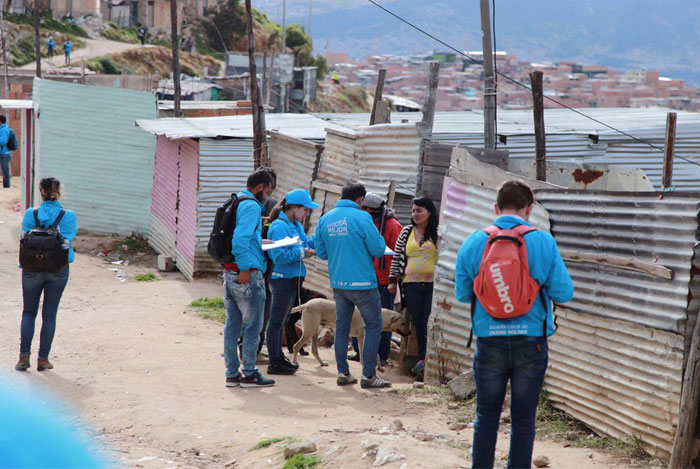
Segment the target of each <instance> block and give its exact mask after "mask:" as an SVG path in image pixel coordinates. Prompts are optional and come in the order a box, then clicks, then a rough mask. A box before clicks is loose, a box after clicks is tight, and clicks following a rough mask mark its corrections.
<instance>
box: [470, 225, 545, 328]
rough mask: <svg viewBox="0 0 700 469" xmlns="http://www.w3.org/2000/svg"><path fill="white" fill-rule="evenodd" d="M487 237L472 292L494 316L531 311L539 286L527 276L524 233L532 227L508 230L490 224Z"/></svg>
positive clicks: (523, 226) (515, 315) (532, 229)
mask: <svg viewBox="0 0 700 469" xmlns="http://www.w3.org/2000/svg"><path fill="white" fill-rule="evenodd" d="M484 231H486V233H488V235H489V239H488V241H487V242H486V247H485V248H484V255H483V256H482V258H481V267H480V268H479V273H478V275H477V276H476V278H475V279H474V294H475V295H476V297H477V298H478V299H479V302H480V303H481V306H483V307H484V309H485V310H486V312H487V313H488V314H489V315H490V316H492V317H493V318H495V319H509V318H516V317H518V316H522V315H524V314H526V313H527V312H528V311H530V308H532V305H533V304H534V303H535V300H537V295H538V294H539V292H540V286H539V285H538V283H537V282H536V281H535V279H533V278H532V277H531V276H530V268H529V266H528V261H527V246H526V245H525V239H524V238H523V236H524V235H526V234H527V233H530V232H532V231H536V229H535V228H531V227H529V226H526V225H519V226H516V227H515V228H512V229H510V230H505V229H501V228H499V227H497V226H490V227H488V228H486V229H485V230H484Z"/></svg>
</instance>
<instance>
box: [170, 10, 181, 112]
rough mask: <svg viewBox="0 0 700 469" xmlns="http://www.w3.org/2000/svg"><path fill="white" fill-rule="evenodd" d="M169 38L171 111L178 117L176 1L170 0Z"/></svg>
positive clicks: (178, 54)
mask: <svg viewBox="0 0 700 469" xmlns="http://www.w3.org/2000/svg"><path fill="white" fill-rule="evenodd" d="M170 37H171V39H172V47H173V89H174V91H173V109H174V111H175V117H180V116H181V113H180V94H181V91H180V47H179V44H178V34H177V1H176V0H170Z"/></svg>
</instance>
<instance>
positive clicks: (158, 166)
mask: <svg viewBox="0 0 700 469" xmlns="http://www.w3.org/2000/svg"><path fill="white" fill-rule="evenodd" d="M179 152H180V144H179V143H178V141H177V140H169V139H168V138H166V137H158V144H157V146H156V156H155V163H154V174H153V197H152V200H153V202H152V204H151V225H150V227H149V232H148V244H150V245H151V246H152V247H153V249H155V250H156V252H158V253H160V254H164V255H166V256H169V257H172V258H173V260H177V250H176V246H175V233H176V232H177V190H178V187H177V181H178V172H179V170H178V154H179Z"/></svg>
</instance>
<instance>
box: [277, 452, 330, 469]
mask: <svg viewBox="0 0 700 469" xmlns="http://www.w3.org/2000/svg"><path fill="white" fill-rule="evenodd" d="M319 464H321V458H320V457H318V456H316V455H315V454H295V455H294V456H292V457H291V458H289V459H287V460H286V461H285V463H284V466H282V469H312V468H314V467H316V466H318V465H319Z"/></svg>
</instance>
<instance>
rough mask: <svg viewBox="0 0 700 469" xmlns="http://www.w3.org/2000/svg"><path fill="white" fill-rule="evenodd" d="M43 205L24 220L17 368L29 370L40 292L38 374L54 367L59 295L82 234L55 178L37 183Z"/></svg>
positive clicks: (29, 210)
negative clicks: (63, 203)
mask: <svg viewBox="0 0 700 469" xmlns="http://www.w3.org/2000/svg"><path fill="white" fill-rule="evenodd" d="M39 189H40V191H41V197H42V199H43V200H44V202H43V203H42V204H41V205H40V206H39V207H37V208H30V209H28V210H27V211H26V213H25V214H24V219H23V220H22V233H23V234H22V240H21V241H20V264H21V267H22V298H23V300H24V309H23V311H22V326H21V339H20V347H19V361H18V362H17V365H15V369H16V370H19V371H24V370H26V369H27V368H29V367H30V364H29V355H30V352H31V346H32V339H33V337H34V325H35V322H36V316H37V313H38V311H39V301H40V299H41V294H42V292H43V294H44V302H43V306H42V309H41V319H42V324H41V335H40V344H39V359H38V361H37V367H36V368H37V371H43V370H48V369H51V368H53V365H52V364H51V362H49V352H50V351H51V344H52V342H53V337H54V333H55V332H56V314H57V312H58V304H59V302H60V301H61V295H63V290H64V289H65V288H66V284H67V283H68V275H69V272H70V268H69V263H71V262H73V259H74V257H75V253H74V252H73V248H72V247H71V243H72V242H73V240H74V239H75V235H76V233H77V232H78V222H77V220H76V217H75V213H74V212H73V211H72V210H64V209H63V206H61V203H60V202H59V201H58V199H59V198H60V197H61V183H60V182H59V181H58V179H56V178H54V177H47V178H44V179H42V180H41V182H39Z"/></svg>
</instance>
